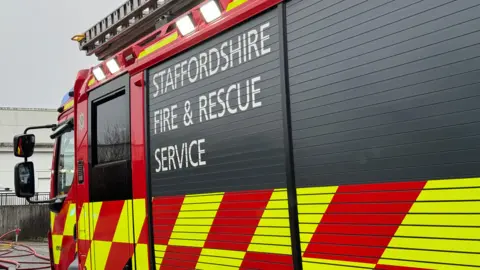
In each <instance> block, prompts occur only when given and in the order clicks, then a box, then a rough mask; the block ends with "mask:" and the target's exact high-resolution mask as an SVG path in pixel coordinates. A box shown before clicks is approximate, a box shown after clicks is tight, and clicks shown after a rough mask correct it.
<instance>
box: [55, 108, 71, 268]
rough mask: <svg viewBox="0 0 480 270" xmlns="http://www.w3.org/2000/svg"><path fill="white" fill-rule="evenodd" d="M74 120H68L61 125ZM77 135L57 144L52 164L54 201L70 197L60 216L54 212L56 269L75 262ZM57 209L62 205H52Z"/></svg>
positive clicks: (63, 136) (62, 206) (58, 139)
mask: <svg viewBox="0 0 480 270" xmlns="http://www.w3.org/2000/svg"><path fill="white" fill-rule="evenodd" d="M69 117H72V115H71V114H70V115H68V117H64V118H62V119H60V122H62V121H64V120H66V119H68V118H69ZM74 149H75V143H74V131H69V132H66V133H64V134H62V135H61V136H60V137H59V138H57V140H56V142H55V151H54V155H53V162H52V180H53V181H52V182H51V183H52V185H51V195H52V196H51V197H52V198H53V197H56V196H65V195H66V196H67V197H66V199H65V201H64V202H63V204H62V205H61V209H55V210H56V211H58V210H59V211H58V213H54V212H50V221H51V228H50V232H51V240H52V256H53V264H54V267H55V269H66V268H67V267H68V266H69V265H70V263H71V262H72V261H73V260H74V258H75V251H76V243H75V224H76V204H75V202H76V185H75V182H74V177H75V174H74V167H75V150H74ZM50 207H51V208H57V207H58V205H50Z"/></svg>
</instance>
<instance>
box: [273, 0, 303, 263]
mask: <svg viewBox="0 0 480 270" xmlns="http://www.w3.org/2000/svg"><path fill="white" fill-rule="evenodd" d="M278 20H279V22H278V24H279V31H280V33H279V39H280V78H281V82H280V85H281V91H282V106H283V130H284V143H285V169H286V175H287V192H288V213H289V220H290V237H291V241H292V257H293V265H294V269H296V270H302V251H301V248H300V230H299V221H298V207H297V189H296V184H295V162H294V159H293V141H292V121H291V110H290V81H289V73H288V40H287V15H286V4H285V2H281V3H280V4H279V5H278Z"/></svg>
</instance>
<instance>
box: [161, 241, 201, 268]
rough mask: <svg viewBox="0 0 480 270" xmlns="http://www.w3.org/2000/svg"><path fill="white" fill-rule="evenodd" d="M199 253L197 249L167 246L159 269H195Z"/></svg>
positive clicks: (199, 249)
mask: <svg viewBox="0 0 480 270" xmlns="http://www.w3.org/2000/svg"><path fill="white" fill-rule="evenodd" d="M201 252H202V248H197V247H177V246H168V247H167V250H166V251H165V255H164V257H163V260H162V265H161V266H160V269H161V270H165V269H166V270H169V269H195V266H196V265H197V261H198V258H200V253H201Z"/></svg>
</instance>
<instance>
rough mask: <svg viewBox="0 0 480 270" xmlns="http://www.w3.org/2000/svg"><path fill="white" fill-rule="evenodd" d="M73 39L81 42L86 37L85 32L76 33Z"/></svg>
mask: <svg viewBox="0 0 480 270" xmlns="http://www.w3.org/2000/svg"><path fill="white" fill-rule="evenodd" d="M71 39H72V40H73V41H77V42H80V41H82V40H84V39H85V34H78V35H74V36H73V37H72V38H71Z"/></svg>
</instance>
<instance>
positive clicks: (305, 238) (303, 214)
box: [297, 186, 338, 267]
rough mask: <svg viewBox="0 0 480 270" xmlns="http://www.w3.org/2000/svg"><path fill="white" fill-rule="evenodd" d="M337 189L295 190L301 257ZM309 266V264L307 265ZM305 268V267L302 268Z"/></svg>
mask: <svg viewBox="0 0 480 270" xmlns="http://www.w3.org/2000/svg"><path fill="white" fill-rule="evenodd" d="M337 189H338V187H336V186H333V187H308V188H299V189H297V202H298V221H299V230H300V242H301V243H300V245H301V249H302V256H303V253H304V252H305V250H307V246H308V244H309V243H310V241H311V240H312V237H313V233H314V232H315V230H316V229H317V227H318V224H320V221H321V220H322V217H323V214H324V213H325V212H326V211H327V207H328V204H329V203H330V202H331V201H332V199H333V196H334V195H335V192H337ZM304 264H305V263H304ZM309 265H310V264H309ZM304 267H307V266H304Z"/></svg>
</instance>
